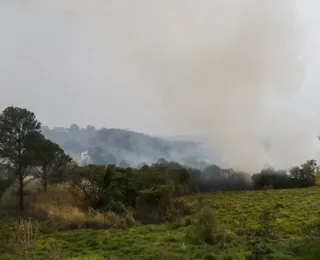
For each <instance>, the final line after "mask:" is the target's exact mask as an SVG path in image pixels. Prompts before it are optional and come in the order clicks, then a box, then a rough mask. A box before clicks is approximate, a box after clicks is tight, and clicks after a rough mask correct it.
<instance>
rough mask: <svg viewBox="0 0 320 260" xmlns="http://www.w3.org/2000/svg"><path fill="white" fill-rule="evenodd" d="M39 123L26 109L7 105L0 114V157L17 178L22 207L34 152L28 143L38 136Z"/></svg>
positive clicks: (22, 206) (21, 206)
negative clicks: (25, 184)
mask: <svg viewBox="0 0 320 260" xmlns="http://www.w3.org/2000/svg"><path fill="white" fill-rule="evenodd" d="M40 128H41V124H40V122H38V121H37V119H36V117H35V114H34V113H32V112H30V111H28V110H27V109H23V108H18V107H12V106H11V107H7V108H6V109H5V110H3V111H2V113H1V114H0V158H1V161H2V164H4V165H7V166H9V167H11V168H12V169H13V170H14V172H15V174H16V176H17V178H18V180H19V206H20V209H23V208H24V199H23V190H24V179H25V178H26V177H27V175H28V174H29V171H28V167H30V166H32V165H33V161H32V160H30V159H31V157H32V156H33V154H34V151H33V150H32V149H31V147H30V145H31V144H32V143H33V141H35V140H36V139H37V138H38V137H40Z"/></svg>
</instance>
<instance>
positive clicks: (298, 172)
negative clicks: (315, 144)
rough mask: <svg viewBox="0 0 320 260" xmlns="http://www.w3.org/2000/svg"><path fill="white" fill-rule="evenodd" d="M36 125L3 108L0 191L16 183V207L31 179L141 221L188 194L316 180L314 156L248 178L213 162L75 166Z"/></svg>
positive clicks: (157, 216) (25, 114)
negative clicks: (62, 187)
mask: <svg viewBox="0 0 320 260" xmlns="http://www.w3.org/2000/svg"><path fill="white" fill-rule="evenodd" d="M40 129H41V124H40V122H38V121H37V119H36V117H35V115H34V114H33V113H32V112H30V111H28V110H26V109H22V108H17V107H8V108H6V109H5V110H4V111H3V112H2V113H1V115H0V158H1V173H2V181H0V189H2V191H3V190H4V189H5V188H6V187H8V185H10V183H11V184H12V183H13V182H16V183H17V186H18V198H19V207H20V209H21V210H23V209H24V196H25V191H24V190H25V186H26V185H27V183H28V182H29V181H33V180H35V179H37V180H39V181H40V182H41V184H42V189H43V191H44V192H46V190H47V187H48V185H50V184H54V183H65V184H68V185H69V186H70V187H71V188H72V189H71V192H73V193H74V196H75V197H77V196H81V198H83V200H82V204H83V205H82V206H83V207H88V206H90V207H92V208H94V209H98V210H102V211H114V212H117V213H120V214H121V213H124V212H126V211H127V210H130V211H132V212H134V214H135V217H137V219H139V220H140V221H142V222H145V223H148V222H157V221H159V220H163V219H164V218H166V217H169V216H168V208H169V207H170V205H171V204H172V201H173V199H174V198H177V197H180V196H184V195H188V194H194V193H202V192H214V191H232V190H252V189H270V188H273V189H283V188H299V187H308V186H312V185H314V184H315V172H316V168H317V165H316V161H314V160H310V161H307V162H306V163H305V164H303V165H301V166H299V167H294V168H292V169H290V170H288V171H282V170H275V169H273V168H267V169H263V170H262V171H261V172H260V173H257V174H254V175H253V176H251V175H249V174H247V173H245V172H241V171H236V170H233V169H222V168H220V167H219V166H216V165H211V166H208V167H206V168H205V169H204V170H202V171H200V170H198V169H194V168H188V167H184V166H182V165H180V164H178V163H175V162H167V161H165V160H164V159H160V160H159V161H158V162H157V163H155V164H153V165H144V166H143V167H141V168H139V169H137V168H130V167H126V166H123V167H119V166H115V165H108V166H104V165H87V166H83V167H80V166H79V165H77V164H76V163H74V162H73V161H72V159H71V158H70V157H69V156H68V155H66V154H65V153H64V151H63V150H62V149H61V148H60V147H59V145H57V144H55V143H53V142H51V141H49V140H47V139H46V138H45V137H44V136H43V135H42V134H41V130H40ZM0 196H1V192H0Z"/></svg>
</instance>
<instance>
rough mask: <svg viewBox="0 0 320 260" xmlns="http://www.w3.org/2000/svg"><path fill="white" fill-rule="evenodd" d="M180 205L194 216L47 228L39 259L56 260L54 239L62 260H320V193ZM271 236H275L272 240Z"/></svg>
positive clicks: (7, 224) (193, 200)
mask: <svg viewBox="0 0 320 260" xmlns="http://www.w3.org/2000/svg"><path fill="white" fill-rule="evenodd" d="M179 200H180V202H181V203H183V205H184V206H185V207H186V208H187V209H188V210H190V211H191V212H190V214H191V215H190V216H185V217H184V218H183V219H180V220H179V221H176V222H175V223H173V224H161V225H147V226H140V227H139V226H137V227H133V228H129V229H126V230H117V229H111V230H76V231H61V232H58V233H57V232H54V230H52V228H50V226H46V224H44V226H42V228H43V230H44V231H45V235H43V236H42V237H41V238H40V239H39V240H38V241H37V259H39V260H41V259H51V258H50V257H51V256H52V253H50V250H48V247H47V245H46V244H48V245H51V244H52V241H53V239H55V241H58V244H59V245H60V250H61V258H59V259H74V260H75V259H79V260H80V259H83V260H84V259H87V260H103V259H113V260H120V259H121V260H125V259H137V260H138V259H139V260H140V259H146V260H147V259H148V260H149V259H221V260H222V259H225V260H226V259H319V255H320V247H319V238H320V234H319V231H318V223H319V212H320V189H319V188H304V189H292V190H270V191H247V192H222V193H211V194H201V195H192V196H187V197H184V198H181V199H179ZM205 206H207V207H209V208H210V209H212V210H213V212H214V214H215V215H214V216H215V217H214V219H211V218H210V216H208V215H207V216H206V214H204V213H205V212H203V210H202V212H201V209H203V208H204V207H205ZM199 212H200V216H199V215H198V213H199ZM201 214H202V215H201ZM201 219H202V221H201ZM210 219H211V220H212V222H210V223H206V222H205V221H204V220H207V221H208V220H210ZM203 221H204V222H203ZM0 223H1V231H2V232H3V233H2V234H4V233H6V234H7V235H8V234H9V231H10V228H12V225H13V223H12V222H11V221H1V222H0ZM47 225H48V224H47ZM208 225H209V226H210V225H212V227H213V231H214V232H215V233H214V234H215V236H216V242H215V243H213V244H204V243H203V242H201V240H199V237H198V236H201V234H200V235H199V234H198V231H199V230H200V231H201V229H203V228H205V227H207V228H208ZM266 232H270V234H271V233H272V234H273V236H271V235H270V238H267V236H268V235H267V233H266ZM4 247H5V244H3V245H2V246H1V249H0V253H2V256H1V259H3V260H5V259H8V260H12V259H19V258H18V256H14V255H12V254H9V253H6V254H4V252H5V250H4ZM6 252H8V251H6ZM253 255H255V256H256V258H249V256H251V257H253ZM266 256H268V258H265V257H266ZM246 257H247V258H246ZM57 259H58V258H57Z"/></svg>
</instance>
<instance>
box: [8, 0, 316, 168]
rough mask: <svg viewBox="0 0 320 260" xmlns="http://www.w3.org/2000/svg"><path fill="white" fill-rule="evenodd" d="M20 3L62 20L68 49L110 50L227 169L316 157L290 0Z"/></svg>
mask: <svg viewBox="0 0 320 260" xmlns="http://www.w3.org/2000/svg"><path fill="white" fill-rule="evenodd" d="M11 1H12V0H11ZM20 1H21V4H24V5H25V6H26V7H25V8H32V9H33V10H36V11H37V12H43V13H47V14H48V15H49V14H50V15H53V13H59V14H60V15H62V16H63V17H64V18H65V20H66V21H67V20H68V21H69V26H70V28H72V29H70V33H71V31H72V33H73V34H76V33H77V35H78V36H79V35H81V36H82V37H81V40H82V41H80V38H79V37H78V38H77V39H78V41H75V42H74V48H80V47H79V46H82V47H83V46H84V47H86V48H92V49H95V50H99V52H98V53H99V54H100V55H101V56H102V57H105V56H107V55H105V48H110V46H112V48H113V51H114V54H115V56H116V57H118V58H119V59H120V58H121V60H122V61H124V62H127V63H129V64H131V66H133V67H134V68H135V69H136V72H137V74H139V75H140V76H142V77H143V78H144V79H145V80H146V81H147V83H148V84H146V85H147V88H152V90H153V91H155V93H157V95H158V96H159V98H160V100H161V105H162V109H163V111H165V112H166V113H167V114H168V115H169V116H170V118H171V120H172V122H174V123H176V124H181V125H185V126H186V127H188V128H189V129H190V131H191V132H194V133H197V134H201V135H202V136H204V137H205V139H206V141H207V142H209V143H210V144H211V145H212V147H214V148H215V149H217V150H218V151H219V152H220V154H221V157H222V161H223V162H224V163H225V164H226V165H229V166H232V167H236V168H240V169H242V170H247V171H250V172H254V171H257V170H259V169H260V168H261V167H263V166H265V165H273V166H275V167H290V166H292V165H297V164H300V163H302V162H304V161H305V160H307V159H312V158H315V159H317V156H318V154H319V146H318V144H317V139H316V136H317V130H318V129H319V128H318V129H317V128H316V125H315V122H313V121H311V120H309V119H308V118H305V117H303V116H302V115H300V113H299V110H297V109H295V105H294V102H293V98H294V95H295V94H296V93H297V92H298V91H299V88H300V86H301V85H302V83H303V81H304V77H305V64H304V61H303V57H302V53H303V47H304V46H303V43H304V35H303V30H301V27H300V26H299V23H298V21H297V19H296V7H295V2H294V1H293V0H268V1H265V0H202V1H194V0H167V1H166V0H164V1H159V0H135V1H132V0H122V1H119V0H108V1H107V0H106V1H102V0H101V1H99V0H91V1H89V0H81V1H75V0H60V1H57V0H41V1H40V0H25V1H23V0H20ZM66 37H70V35H69V36H67V35H66ZM85 51H86V49H84V52H85ZM87 51H88V50H87ZM88 67H89V66H88Z"/></svg>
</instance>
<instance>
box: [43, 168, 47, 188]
mask: <svg viewBox="0 0 320 260" xmlns="http://www.w3.org/2000/svg"><path fill="white" fill-rule="evenodd" d="M47 186H48V176H47V169H46V167H44V169H43V191H44V192H47Z"/></svg>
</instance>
